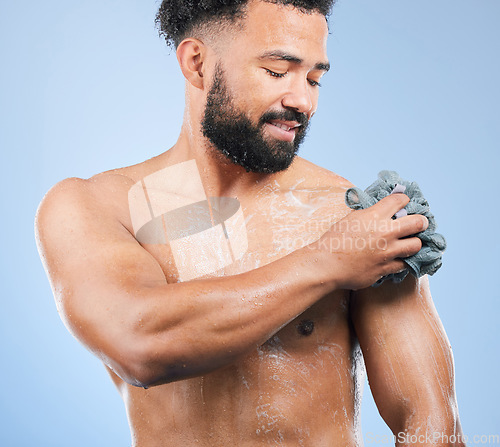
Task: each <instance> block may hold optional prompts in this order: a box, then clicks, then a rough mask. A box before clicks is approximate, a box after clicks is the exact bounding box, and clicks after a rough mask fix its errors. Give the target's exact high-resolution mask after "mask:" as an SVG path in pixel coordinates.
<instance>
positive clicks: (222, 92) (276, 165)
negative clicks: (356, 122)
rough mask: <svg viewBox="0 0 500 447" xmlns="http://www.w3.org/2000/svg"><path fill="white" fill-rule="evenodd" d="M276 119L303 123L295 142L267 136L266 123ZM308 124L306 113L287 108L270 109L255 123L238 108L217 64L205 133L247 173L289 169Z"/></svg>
mask: <svg viewBox="0 0 500 447" xmlns="http://www.w3.org/2000/svg"><path fill="white" fill-rule="evenodd" d="M272 119H279V120H285V121H297V122H298V123H299V124H301V126H300V127H299V128H298V131H297V134H296V135H295V139H294V140H293V141H292V142H288V141H281V140H274V141H269V139H265V138H264V135H263V126H264V124H265V123H266V122H268V121H269V120H272ZM308 124H309V120H308V118H307V116H306V115H305V114H303V113H300V112H296V111H294V110H290V109H286V110H283V111H279V112H273V111H269V112H266V113H265V114H264V115H262V117H261V118H260V120H259V123H258V125H257V126H255V125H253V124H252V122H251V121H250V119H249V118H248V117H247V116H246V115H245V114H244V113H243V112H241V111H238V110H236V108H235V106H234V103H233V100H232V97H231V95H230V94H229V93H228V91H227V86H226V83H225V78H224V72H223V70H222V68H221V67H220V66H217V67H216V70H215V74H214V79H213V83H212V86H211V88H210V91H209V92H208V95H207V105H206V107H205V115H204V117H203V120H202V122H201V127H202V133H203V135H204V136H205V137H206V138H207V139H208V140H209V141H210V142H211V143H212V145H213V146H214V147H215V149H217V150H218V151H220V152H221V153H222V154H224V155H225V156H226V157H228V158H229V159H230V160H231V161H232V162H233V163H235V164H237V165H240V166H243V167H244V168H245V169H246V170H247V172H258V173H274V172H279V171H283V170H285V169H287V168H288V167H289V166H290V165H291V163H292V161H293V159H294V158H295V155H297V152H298V150H299V146H300V144H301V143H302V142H303V141H304V138H305V136H306V130H307V127H308Z"/></svg>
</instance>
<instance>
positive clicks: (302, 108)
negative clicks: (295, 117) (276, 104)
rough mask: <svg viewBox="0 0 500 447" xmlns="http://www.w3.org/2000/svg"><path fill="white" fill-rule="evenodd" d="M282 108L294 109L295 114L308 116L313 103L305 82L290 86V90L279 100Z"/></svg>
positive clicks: (307, 84)
mask: <svg viewBox="0 0 500 447" xmlns="http://www.w3.org/2000/svg"><path fill="white" fill-rule="evenodd" d="M281 104H282V105H283V107H286V108H290V109H294V110H296V111H297V112H301V113H305V114H307V115H308V116H310V115H311V114H312V111H313V101H312V98H311V91H310V88H309V83H308V81H307V80H305V82H304V81H302V80H301V81H298V82H294V83H293V84H292V85H290V90H289V91H288V92H287V93H286V94H285V96H283V99H282V100H281Z"/></svg>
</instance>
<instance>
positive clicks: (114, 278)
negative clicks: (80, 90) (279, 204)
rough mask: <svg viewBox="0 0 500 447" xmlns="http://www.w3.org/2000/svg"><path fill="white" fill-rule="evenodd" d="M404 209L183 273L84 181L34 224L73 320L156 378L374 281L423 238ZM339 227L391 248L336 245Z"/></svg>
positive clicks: (129, 366) (147, 377) (141, 381)
mask: <svg viewBox="0 0 500 447" xmlns="http://www.w3.org/2000/svg"><path fill="white" fill-rule="evenodd" d="M404 197H406V196H404ZM406 202H407V200H405V199H404V198H402V197H399V198H392V199H389V200H386V201H385V203H384V204H382V202H381V203H380V204H378V206H377V205H376V206H374V207H372V209H369V210H363V211H357V212H353V213H351V215H349V216H348V217H347V218H346V219H347V222H349V219H351V220H353V219H357V220H361V221H369V220H370V219H371V220H373V219H375V220H376V219H382V220H384V222H386V221H390V216H391V215H392V214H394V212H395V211H397V209H399V208H401V207H402V206H404V205H405V204H406ZM393 208H394V211H393ZM370 210H371V211H370ZM391 213H392V214H391ZM382 215H383V216H382ZM386 215H387V216H386ZM352 216H357V217H356V218H353V217H352ZM381 216H382V217H381ZM407 217H408V218H410V216H407ZM413 217H415V216H413ZM346 219H344V220H343V221H341V222H344V224H345V223H346ZM403 219H406V218H403ZM403 219H398V221H401V222H403V223H404V225H403V227H402V226H401V222H399V223H398V225H397V226H395V227H394V229H393V230H391V231H389V232H384V233H383V234H382V233H380V234H379V233H377V232H376V234H374V233H373V231H372V230H370V231H367V232H365V233H363V232H361V233H360V232H359V231H356V232H354V233H353V234H350V233H349V229H348V230H347V232H346V231H345V226H344V229H339V228H341V227H339V228H337V229H335V225H334V227H332V230H330V232H328V233H327V234H326V235H325V236H323V238H322V239H320V241H318V243H316V244H312V245H311V246H307V247H305V248H303V249H300V250H297V251H296V252H293V253H291V254H290V255H287V256H285V257H283V258H282V259H280V260H278V261H275V262H273V263H271V264H268V265H266V266H263V267H260V268H258V269H255V270H252V271H249V272H246V273H242V274H238V275H234V276H226V277H217V278H211V279H201V280H195V281H189V282H183V283H176V284H167V282H166V280H165V276H164V274H163V271H162V269H161V268H160V265H159V264H158V262H157V261H156V260H155V258H154V257H153V256H152V255H151V254H150V253H149V252H147V251H146V250H145V249H144V248H143V247H142V246H141V245H140V244H139V243H138V242H137V240H136V239H135V238H134V237H133V235H132V234H131V233H130V232H129V231H128V230H127V229H126V228H125V227H124V226H123V224H122V223H121V222H120V221H119V220H118V218H117V217H116V216H114V214H113V213H112V212H110V211H109V206H107V205H106V203H104V202H103V201H102V198H101V197H99V194H97V193H96V191H95V188H94V187H93V186H92V185H91V183H90V182H89V181H88V180H82V179H67V180H64V181H62V182H60V183H58V184H57V185H56V186H55V187H53V188H52V189H51V190H50V191H49V193H48V194H47V195H46V197H45V198H44V200H43V201H42V203H41V204H40V207H39V210H38V213H37V218H36V233H37V244H38V247H39V251H40V254H41V257H42V260H43V262H44V266H45V268H46V271H47V274H48V276H49V279H50V281H51V285H52V289H53V292H54V296H55V299H56V303H57V307H58V310H59V312H60V315H61V317H62V319H63V321H64V322H65V324H66V326H67V327H68V329H69V330H70V331H71V332H72V334H73V335H74V336H75V337H76V338H78V339H79V340H80V341H81V342H82V343H83V344H84V345H85V346H86V347H87V348H88V349H89V350H91V351H92V352H93V353H95V354H96V355H97V356H98V357H99V358H101V359H102V360H103V362H104V363H106V364H107V365H108V366H109V367H110V368H112V369H113V370H114V371H115V372H116V373H117V374H118V375H119V376H120V377H121V378H122V379H123V380H125V381H126V382H128V383H130V384H132V385H136V386H151V385H156V384H161V383H167V382H171V381H174V380H180V379H184V378H187V377H192V376H196V375H200V374H204V373H207V372H210V371H213V370H215V369H217V368H219V367H221V366H225V365H227V364H230V363H232V362H233V361H235V360H236V359H237V358H238V357H239V356H241V355H242V354H245V353H246V352H248V351H249V350H251V349H252V348H254V347H256V346H258V345H260V344H262V343H263V342H265V341H266V340H267V339H269V338H270V337H271V336H272V335H273V334H274V333H276V332H277V331H278V330H279V329H281V328H282V327H283V326H285V325H286V324H287V323H288V322H290V321H291V320H293V319H294V318H296V317H297V316H298V315H300V314H301V313H302V312H303V311H304V310H306V309H307V308H308V307H310V306H311V305H312V304H314V303H315V302H316V301H317V300H319V299H320V298H322V297H323V296H325V295H326V294H328V293H329V292H331V291H333V290H337V289H343V288H362V287H366V286H367V285H369V284H371V283H373V282H375V280H376V279H378V278H379V277H380V276H383V275H385V274H387V273H389V272H392V271H396V270H397V269H398V268H401V267H402V262H401V261H399V260H397V259H395V258H396V257H397V256H402V255H403V254H404V255H408V254H411V253H412V252H416V251H418V249H419V248H418V239H416V238H408V239H405V240H400V238H401V237H403V236H406V235H408V234H414V233H416V232H417V231H416V230H418V231H420V230H421V229H422V228H421V225H423V221H422V220H420V223H419V222H418V218H417V219H413V220H411V219H406V220H403ZM386 223H387V222H386ZM389 223H391V222H389ZM391 225H392V224H391ZM419 225H420V227H419ZM410 227H411V228H410ZM413 227H415V228H413ZM417 227H419V228H417ZM341 231H342V232H343V233H344V235H343V238H344V240H345V234H347V235H348V237H352V238H358V239H359V238H361V239H363V238H365V239H366V240H367V239H368V237H371V238H373V237H378V238H384V241H385V242H386V243H388V245H387V244H386V246H387V248H386V250H385V251H384V252H383V253H377V252H376V250H375V251H373V250H370V249H369V247H364V248H363V249H360V250H357V251H353V250H350V251H349V250H347V251H346V250H344V251H343V250H340V251H336V252H335V253H334V254H332V253H331V252H330V250H329V248H328V244H327V243H325V240H326V239H328V240H331V238H335V237H339V236H340V232H341ZM415 239H416V241H415ZM361 245H362V244H361ZM357 246H358V247H360V244H357Z"/></svg>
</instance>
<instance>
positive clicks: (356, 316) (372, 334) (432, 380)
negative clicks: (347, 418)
mask: <svg viewBox="0 0 500 447" xmlns="http://www.w3.org/2000/svg"><path fill="white" fill-rule="evenodd" d="M351 317H352V320H353V323H354V327H355V330H356V334H357V336H358V338H359V342H360V346H361V349H362V351H363V356H364V360H365V365H366V371H367V374H368V380H369V383H370V388H371V391H372V394H373V397H374V400H375V403H376V404H377V408H378V410H379V412H380V415H381V416H382V418H383V419H384V421H385V422H386V423H387V425H388V426H389V427H390V429H391V430H392V432H393V433H394V436H395V438H396V441H397V442H396V445H397V446H409V445H418V446H427V445H429V446H463V445H465V443H463V442H462V441H463V435H462V430H461V426H460V421H459V417H458V407H457V402H456V396H455V387H454V366H453V355H452V352H451V347H450V343H449V341H448V338H447V336H446V333H445V331H444V328H443V325H442V324H441V321H440V319H439V316H438V314H437V311H436V308H435V307H434V304H433V302H432V298H431V294H430V290H429V281H428V278H427V277H426V276H424V277H422V278H420V279H419V280H417V279H415V278H414V277H413V276H411V275H408V277H407V278H406V279H405V280H404V281H403V282H402V283H400V284H394V283H392V282H390V281H386V282H384V283H383V284H382V285H381V286H380V287H369V288H367V289H363V290H359V291H356V292H353V294H352V299H351Z"/></svg>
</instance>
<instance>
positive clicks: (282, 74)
mask: <svg viewBox="0 0 500 447" xmlns="http://www.w3.org/2000/svg"><path fill="white" fill-rule="evenodd" d="M266 71H267V74H268V75H269V76H272V77H273V78H283V77H284V76H285V75H286V73H276V72H275V71H272V70H269V69H268V68H266Z"/></svg>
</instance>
